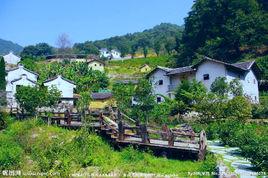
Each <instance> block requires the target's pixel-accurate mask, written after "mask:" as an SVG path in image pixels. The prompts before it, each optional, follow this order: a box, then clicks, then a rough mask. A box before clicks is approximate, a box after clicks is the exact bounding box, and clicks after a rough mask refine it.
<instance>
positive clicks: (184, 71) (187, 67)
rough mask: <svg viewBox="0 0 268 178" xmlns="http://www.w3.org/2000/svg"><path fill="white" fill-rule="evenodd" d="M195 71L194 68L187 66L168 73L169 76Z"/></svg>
mask: <svg viewBox="0 0 268 178" xmlns="http://www.w3.org/2000/svg"><path fill="white" fill-rule="evenodd" d="M192 71H195V69H193V68H192V66H186V67H179V68H175V69H173V70H171V71H170V72H168V73H167V75H173V74H181V73H186V72H192Z"/></svg>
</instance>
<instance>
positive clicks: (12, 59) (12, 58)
mask: <svg viewBox="0 0 268 178" xmlns="http://www.w3.org/2000/svg"><path fill="white" fill-rule="evenodd" d="M3 57H4V61H5V63H7V64H15V65H16V64H18V63H19V62H20V59H21V58H20V57H18V56H16V55H14V54H13V53H12V52H10V53H9V54H7V55H5V56H3Z"/></svg>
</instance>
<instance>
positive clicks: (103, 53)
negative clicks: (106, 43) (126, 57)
mask: <svg viewBox="0 0 268 178" xmlns="http://www.w3.org/2000/svg"><path fill="white" fill-rule="evenodd" d="M99 51H100V57H104V58H108V59H114V60H116V59H121V52H120V51H118V50H116V49H112V50H108V49H107V48H101V49H100V50H99Z"/></svg>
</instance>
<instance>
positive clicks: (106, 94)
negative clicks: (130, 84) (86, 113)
mask: <svg viewBox="0 0 268 178" xmlns="http://www.w3.org/2000/svg"><path fill="white" fill-rule="evenodd" d="M112 96H113V95H112V93H110V92H104V93H92V94H91V97H92V99H93V100H102V99H109V98H111V97H112Z"/></svg>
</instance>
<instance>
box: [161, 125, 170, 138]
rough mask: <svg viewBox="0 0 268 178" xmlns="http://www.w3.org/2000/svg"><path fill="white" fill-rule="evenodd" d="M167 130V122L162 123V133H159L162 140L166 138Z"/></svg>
mask: <svg viewBox="0 0 268 178" xmlns="http://www.w3.org/2000/svg"><path fill="white" fill-rule="evenodd" d="M168 132H169V129H168V126H167V124H163V125H162V133H161V137H162V139H163V140H166V139H168Z"/></svg>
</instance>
